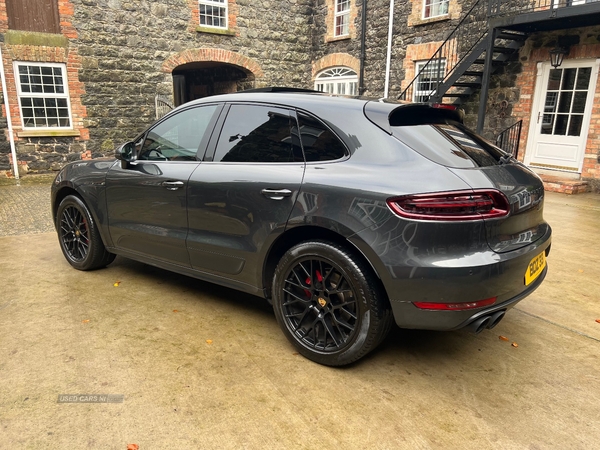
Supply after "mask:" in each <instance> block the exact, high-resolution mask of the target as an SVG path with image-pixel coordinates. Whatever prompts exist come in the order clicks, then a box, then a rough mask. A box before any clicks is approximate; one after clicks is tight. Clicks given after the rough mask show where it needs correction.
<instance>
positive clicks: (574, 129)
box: [569, 114, 583, 136]
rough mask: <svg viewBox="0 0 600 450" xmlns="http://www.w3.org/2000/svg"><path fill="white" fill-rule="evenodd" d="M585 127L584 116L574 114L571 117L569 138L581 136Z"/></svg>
mask: <svg viewBox="0 0 600 450" xmlns="http://www.w3.org/2000/svg"><path fill="white" fill-rule="evenodd" d="M582 125H583V116H582V115H579V114H574V115H572V116H571V123H570V124H569V136H580V135H581V126H582Z"/></svg>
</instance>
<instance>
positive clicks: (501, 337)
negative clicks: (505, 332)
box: [498, 336, 508, 341]
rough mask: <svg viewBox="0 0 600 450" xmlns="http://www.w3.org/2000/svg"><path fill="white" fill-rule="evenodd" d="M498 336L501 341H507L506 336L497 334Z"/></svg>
mask: <svg viewBox="0 0 600 450" xmlns="http://www.w3.org/2000/svg"><path fill="white" fill-rule="evenodd" d="M498 337H499V338H500V340H501V341H508V338H507V337H506V336H498Z"/></svg>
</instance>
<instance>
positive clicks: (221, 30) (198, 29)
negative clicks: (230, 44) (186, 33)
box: [196, 26, 236, 36]
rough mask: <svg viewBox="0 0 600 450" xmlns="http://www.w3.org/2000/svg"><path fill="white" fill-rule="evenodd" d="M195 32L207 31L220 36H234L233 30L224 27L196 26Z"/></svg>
mask: <svg viewBox="0 0 600 450" xmlns="http://www.w3.org/2000/svg"><path fill="white" fill-rule="evenodd" d="M196 32H198V33H208V34H219V35H221V36H235V35H236V33H235V31H233V30H229V29H227V30H226V29H224V28H211V27H202V26H199V27H196Z"/></svg>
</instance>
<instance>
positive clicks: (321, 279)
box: [304, 270, 323, 298]
mask: <svg viewBox="0 0 600 450" xmlns="http://www.w3.org/2000/svg"><path fill="white" fill-rule="evenodd" d="M316 274H317V281H319V283H320V282H322V281H323V276H322V275H321V272H319V271H318V270H317V271H316ZM311 283H312V280H311V279H310V277H306V284H308V285H309V286H310V285H311ZM304 294H305V295H306V298H310V291H309V290H308V289H304Z"/></svg>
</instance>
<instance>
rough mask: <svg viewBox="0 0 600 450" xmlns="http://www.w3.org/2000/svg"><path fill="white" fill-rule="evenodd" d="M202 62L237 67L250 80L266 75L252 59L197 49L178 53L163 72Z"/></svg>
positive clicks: (229, 53) (237, 54)
mask: <svg viewBox="0 0 600 450" xmlns="http://www.w3.org/2000/svg"><path fill="white" fill-rule="evenodd" d="M201 61H213V62H222V63H225V64H231V65H234V66H237V67H239V68H240V69H241V70H242V71H244V72H245V73H246V74H247V75H248V78H249V79H250V80H252V79H254V78H261V77H262V76H263V75H264V73H263V71H262V69H261V68H260V65H259V64H258V63H257V62H256V61H254V60H253V59H252V58H248V57H247V56H244V55H241V54H239V53H236V52H232V51H229V50H224V49H220V48H196V49H188V50H184V51H182V52H179V53H176V54H175V55H172V56H170V57H169V58H168V59H167V60H166V61H165V62H164V63H163V65H162V71H163V72H167V73H171V72H173V69H175V68H176V67H179V66H181V65H183V64H188V63H193V62H201Z"/></svg>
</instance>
